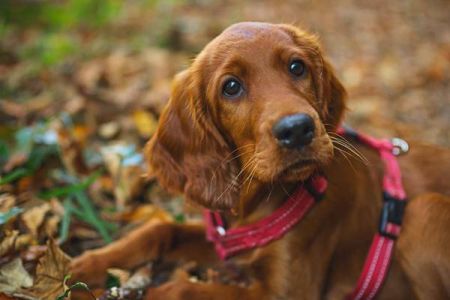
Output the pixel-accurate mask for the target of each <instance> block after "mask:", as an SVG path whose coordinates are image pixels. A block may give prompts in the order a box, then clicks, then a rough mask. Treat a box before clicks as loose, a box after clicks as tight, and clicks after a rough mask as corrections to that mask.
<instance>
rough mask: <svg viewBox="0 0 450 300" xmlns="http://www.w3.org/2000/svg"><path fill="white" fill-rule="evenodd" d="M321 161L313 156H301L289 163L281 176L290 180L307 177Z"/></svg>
mask: <svg viewBox="0 0 450 300" xmlns="http://www.w3.org/2000/svg"><path fill="white" fill-rule="evenodd" d="M318 165H319V161H318V160H317V159H312V158H307V159H304V158H301V159H298V160H296V161H294V162H292V163H289V164H287V166H286V167H284V169H283V170H282V171H281V172H280V175H279V177H280V178H282V179H288V180H303V179H306V177H308V176H309V175H311V174H312V173H313V171H314V170H315V169H316V168H317V167H318Z"/></svg>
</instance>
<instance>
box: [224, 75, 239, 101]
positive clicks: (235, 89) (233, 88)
mask: <svg viewBox="0 0 450 300" xmlns="http://www.w3.org/2000/svg"><path fill="white" fill-rule="evenodd" d="M241 93H242V85H241V83H240V82H239V81H238V80H237V79H234V78H231V79H228V80H227V81H225V83H224V84H223V87H222V94H223V95H224V96H225V97H227V98H236V97H238V96H240V95H241Z"/></svg>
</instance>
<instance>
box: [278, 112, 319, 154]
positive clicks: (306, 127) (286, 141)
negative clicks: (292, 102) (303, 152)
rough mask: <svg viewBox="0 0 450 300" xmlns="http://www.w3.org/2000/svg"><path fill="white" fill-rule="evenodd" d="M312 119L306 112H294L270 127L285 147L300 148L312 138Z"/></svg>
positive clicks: (313, 127)
mask: <svg viewBox="0 0 450 300" xmlns="http://www.w3.org/2000/svg"><path fill="white" fill-rule="evenodd" d="M314 130H315V126H314V120H313V118H311V117H310V116H309V115H307V114H295V115H290V116H287V117H284V118H282V119H281V120H279V121H278V122H277V123H276V124H275V125H274V126H273V128H272V133H273V135H274V136H275V138H276V139H277V140H278V143H279V144H280V145H281V146H283V147H285V148H301V147H304V146H306V145H308V144H310V143H311V141H312V139H313V138H314Z"/></svg>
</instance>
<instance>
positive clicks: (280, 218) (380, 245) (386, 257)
mask: <svg viewBox="0 0 450 300" xmlns="http://www.w3.org/2000/svg"><path fill="white" fill-rule="evenodd" d="M337 132H338V134H340V135H342V136H346V137H349V138H352V139H354V140H356V141H358V142H360V143H362V144H365V145H367V146H369V147H371V148H373V149H375V150H377V151H378V153H379V154H380V157H381V159H382V160H383V163H384V166H385V172H384V178H383V199H384V203H383V208H382V211H381V216H380V223H379V228H378V232H377V233H376V234H375V236H374V238H373V241H372V245H371V247H370V250H369V254H368V255H367V258H366V261H365V263H364V267H363V271H362V273H361V275H360V277H359V279H358V282H357V284H356V287H355V289H354V290H353V291H352V293H351V294H350V295H349V296H348V297H347V299H351V300H353V299H355V300H356V299H373V298H374V297H375V295H376V294H377V292H378V291H379V290H380V287H381V285H382V283H383V282H384V280H385V279H386V276H387V272H388V269H389V265H390V262H391V260H392V255H393V249H394V242H395V240H396V239H397V237H398V235H399V233H400V229H401V222H402V217H403V212H404V207H405V204H406V200H407V199H406V194H405V190H404V189H403V185H402V181H401V173H400V167H399V165H398V162H397V159H396V157H395V156H396V155H399V154H401V153H404V152H407V151H408V144H407V143H406V142H405V141H403V140H401V139H393V140H392V141H390V140H385V139H383V140H379V139H375V138H373V137H370V136H367V135H364V134H361V133H357V132H355V131H353V130H352V129H350V128H347V127H341V128H339V129H338V131H337ZM326 188H327V180H326V178H325V177H323V176H321V175H315V176H312V177H311V178H310V179H308V180H307V181H305V182H304V183H303V184H302V185H301V186H300V187H299V188H298V189H297V190H296V191H295V192H294V193H293V194H292V195H291V196H290V197H289V198H288V199H287V200H286V201H285V202H284V204H283V205H282V206H281V207H279V208H278V209H277V210H275V211H274V212H273V213H272V214H271V215H270V216H267V217H265V218H263V219H261V220H259V221H257V222H255V223H252V224H249V225H245V226H241V227H238V228H231V229H225V227H226V226H225V224H224V221H223V219H222V217H221V216H220V214H219V213H218V212H212V211H208V210H205V213H204V218H205V223H206V237H207V239H208V240H209V241H211V242H213V243H214V244H215V248H216V252H217V254H218V256H219V257H220V258H221V259H222V260H225V259H226V258H228V257H231V256H233V255H235V254H237V253H239V252H242V251H245V250H249V249H252V248H256V247H261V246H264V245H266V244H268V243H270V242H272V241H274V240H277V239H279V238H281V237H282V236H283V235H284V234H285V233H287V232H288V231H289V230H290V229H291V228H292V227H293V226H294V225H296V224H297V223H298V222H299V221H300V220H301V219H302V218H303V217H304V216H305V215H306V213H307V212H308V211H309V210H310V209H311V208H312V207H313V206H314V204H315V203H316V202H318V201H320V200H321V199H322V197H323V195H324V193H325V191H326Z"/></svg>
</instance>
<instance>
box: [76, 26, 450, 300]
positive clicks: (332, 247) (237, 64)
mask: <svg viewBox="0 0 450 300" xmlns="http://www.w3.org/2000/svg"><path fill="white" fill-rule="evenodd" d="M344 101H345V90H344V88H343V87H342V85H341V83H340V82H339V80H338V79H337V78H336V76H335V75H334V73H333V70H332V68H331V67H330V65H329V63H328V62H327V61H326V60H325V59H324V57H323V56H322V51H321V49H320V47H319V45H318V43H317V41H316V39H315V38H314V37H313V36H311V35H309V34H307V33H305V32H304V31H301V30H299V29H297V28H295V27H292V26H288V25H272V24H265V23H239V24H236V25H233V26H231V27H230V28H228V29H227V30H225V31H224V32H223V33H222V34H221V35H220V36H218V37H217V38H216V39H214V40H213V41H212V42H211V43H209V44H208V45H207V46H206V47H205V49H204V50H203V51H202V52H201V53H200V54H199V55H198V57H197V58H196V59H195V61H194V62H193V64H192V65H191V67H190V68H189V69H188V70H186V71H184V72H182V73H181V74H179V75H178V76H177V77H176V78H175V83H174V87H173V92H172V97H171V99H170V101H169V103H168V105H167V107H166V109H165V111H164V112H163V114H162V115H161V118H160V124H159V128H158V131H157V133H156V134H155V135H154V137H153V138H152V139H151V141H150V142H149V144H148V147H147V153H146V154H147V157H148V160H149V162H150V166H151V169H152V170H153V172H154V173H155V175H156V176H157V178H158V180H159V182H160V183H161V185H162V186H163V187H165V188H166V189H168V190H169V191H173V192H177V193H183V194H184V196H185V198H186V199H187V200H188V201H194V202H197V203H200V204H201V205H203V206H205V207H208V208H212V209H220V210H221V211H222V212H223V214H224V215H225V217H226V218H227V221H228V223H229V224H231V227H233V226H238V225H241V224H245V223H249V222H254V221H255V220H258V219H260V218H262V217H264V216H267V215H269V214H270V213H271V212H272V211H274V210H275V209H276V208H277V207H279V206H280V205H281V204H282V203H283V201H285V199H286V193H289V192H291V191H292V190H293V189H294V188H295V186H296V185H297V184H298V182H300V181H302V180H305V179H306V178H308V177H309V176H310V175H311V174H312V173H313V172H315V171H317V170H321V171H322V172H324V173H325V174H326V176H327V178H328V180H329V187H328V190H327V192H326V196H325V198H324V200H323V201H321V202H320V203H319V204H318V205H316V206H315V207H314V208H313V209H312V210H311V211H310V212H309V213H308V215H307V216H306V217H305V218H304V219H303V220H302V221H301V222H300V223H298V224H297V225H296V226H295V227H293V229H292V230H291V231H289V232H288V234H286V235H285V236H284V237H283V238H281V239H279V240H277V241H275V242H272V243H270V244H268V245H267V246H264V247H260V248H257V249H255V250H250V251H247V252H245V253H243V254H240V255H237V256H235V257H233V258H231V259H230V261H231V262H232V263H234V264H236V265H238V266H240V267H241V268H242V269H244V270H246V272H247V273H248V274H250V275H249V276H250V277H251V282H250V284H249V285H248V286H247V287H242V286H237V285H232V284H229V285H227V284H218V283H214V284H210V283H193V282H190V281H187V280H183V279H180V280H177V281H172V282H169V283H166V284H164V285H162V286H160V287H157V288H154V289H151V290H150V291H149V293H148V299H166V300H167V299H224V300H225V299H227V300H228V299H243V300H244V299H255V300H256V299H258V300H259V299H343V298H344V297H345V296H346V295H348V294H349V293H350V292H351V291H352V289H353V288H354V286H355V284H356V281H357V279H358V276H359V274H360V272H361V270H362V266H363V263H364V259H365V256H366V255H367V251H368V249H369V246H370V242H371V240H372V237H373V235H374V233H375V232H376V230H377V223H378V218H379V213H380V209H381V205H382V199H381V178H382V174H383V165H382V163H381V161H380V159H379V157H378V154H377V153H375V152H374V151H373V150H371V149H368V148H366V147H364V146H362V145H359V144H353V146H354V147H356V148H357V149H358V151H359V152H361V153H362V155H363V156H364V157H365V158H366V159H367V161H364V160H362V159H360V158H358V157H356V156H349V157H346V156H345V153H343V152H342V151H341V150H339V147H340V146H339V144H340V142H339V141H338V140H337V137H336V135H335V133H334V131H335V129H336V126H337V125H338V124H339V123H340V122H341V120H342V115H343V112H344V110H345V102H344ZM287 116H297V117H298V118H299V119H301V120H300V121H301V122H302V124H306V125H304V130H303V133H302V134H300V137H298V136H297V138H296V140H295V143H296V145H294V146H299V145H300V146H301V147H292V145H291V144H290V143H291V142H290V138H289V134H287V136H286V133H284V134H280V133H279V131H277V129H276V128H277V124H279V123H280V122H281V121H282V120H283V119H285V117H287ZM299 116H301V117H299ZM300 121H299V122H300ZM400 164H401V167H402V172H403V181H404V184H405V188H406V191H407V193H408V197H409V198H410V199H411V200H410V201H409V204H408V206H407V209H406V214H405V218H404V226H403V230H402V232H401V235H400V238H399V239H398V241H397V243H396V250H395V257H394V261H393V264H392V266H391V268H390V271H389V275H388V278H387V281H386V283H385V284H384V286H383V288H382V290H381V293H380V294H379V296H378V299H448V297H449V296H450V279H449V278H450V252H449V250H448V249H450V236H449V234H448V228H450V198H449V197H448V196H449V195H450V184H449V181H448V178H446V177H445V171H447V172H448V170H450V152H449V151H448V150H445V149H439V148H434V147H428V146H420V145H415V144H413V145H412V149H411V151H410V153H409V154H408V155H405V156H402V157H401V158H400ZM428 192H434V194H425V193H428ZM230 211H233V212H235V213H230ZM236 212H237V214H238V216H235V214H236ZM159 257H164V258H165V259H189V260H192V259H193V260H197V261H198V262H200V263H205V264H207V263H213V262H217V260H218V259H217V257H216V255H215V253H214V249H213V245H212V244H210V243H208V242H206V240H205V238H204V228H203V226H202V225H195V224H192V225H190V224H187V225H179V224H172V223H155V222H149V223H148V224H146V225H144V226H143V227H141V228H139V229H137V230H136V231H134V232H132V233H130V234H129V235H128V236H126V237H124V238H122V239H121V240H119V241H117V242H115V243H113V244H112V245H110V246H107V247H105V248H102V249H98V250H94V251H89V252H87V253H85V254H83V255H82V256H81V257H79V258H77V259H75V260H74V262H73V265H72V270H73V272H74V274H75V275H76V277H77V278H79V279H80V280H85V281H87V282H89V283H95V282H96V283H100V282H102V281H103V280H104V275H105V270H106V268H109V267H122V268H130V267H133V266H136V265H138V264H140V263H142V262H144V261H146V260H150V259H155V258H159Z"/></svg>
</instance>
